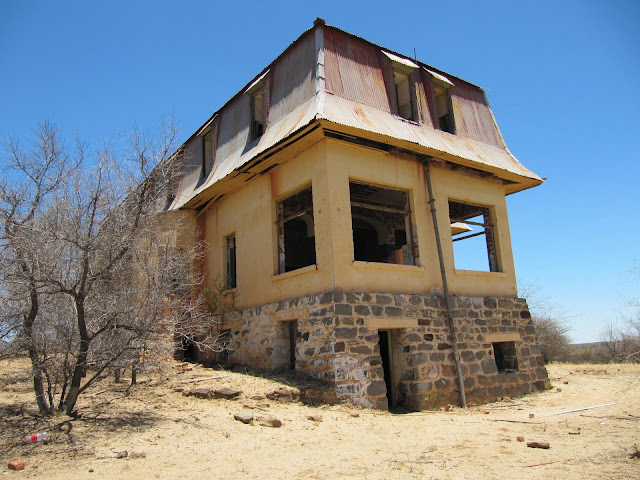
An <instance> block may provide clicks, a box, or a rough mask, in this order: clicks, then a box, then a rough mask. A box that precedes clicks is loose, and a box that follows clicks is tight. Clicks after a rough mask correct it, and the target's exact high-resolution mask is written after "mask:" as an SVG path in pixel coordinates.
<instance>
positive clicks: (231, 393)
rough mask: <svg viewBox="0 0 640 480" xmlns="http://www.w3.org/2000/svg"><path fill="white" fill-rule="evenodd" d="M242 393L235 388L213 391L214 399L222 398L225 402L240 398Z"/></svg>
mask: <svg viewBox="0 0 640 480" xmlns="http://www.w3.org/2000/svg"><path fill="white" fill-rule="evenodd" d="M241 393H242V392H241V391H240V390H236V389H235V388H229V387H223V388H218V389H217V390H214V391H213V396H214V398H224V399H225V400H233V399H234V398H236V397H238V396H240V394H241Z"/></svg>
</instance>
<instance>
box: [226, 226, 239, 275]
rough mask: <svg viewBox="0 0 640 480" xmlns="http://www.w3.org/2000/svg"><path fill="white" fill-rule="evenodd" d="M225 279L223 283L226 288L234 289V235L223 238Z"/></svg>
mask: <svg viewBox="0 0 640 480" xmlns="http://www.w3.org/2000/svg"><path fill="white" fill-rule="evenodd" d="M224 260H225V265H226V269H225V275H224V276H225V278H224V283H225V286H226V287H227V288H236V286H237V281H236V236H235V234H233V235H229V236H228V237H225V256H224Z"/></svg>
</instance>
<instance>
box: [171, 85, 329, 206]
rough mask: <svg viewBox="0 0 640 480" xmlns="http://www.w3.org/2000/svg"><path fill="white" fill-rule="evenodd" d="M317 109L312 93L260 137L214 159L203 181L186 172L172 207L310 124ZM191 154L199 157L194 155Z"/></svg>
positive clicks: (194, 148) (180, 204)
mask: <svg viewBox="0 0 640 480" xmlns="http://www.w3.org/2000/svg"><path fill="white" fill-rule="evenodd" d="M317 111H318V102H317V100H316V97H315V96H314V97H312V98H310V99H308V100H307V101H306V102H304V103H303V104H301V105H299V106H298V107H297V108H295V109H294V110H293V111H292V112H291V113H289V114H288V115H286V116H285V117H284V118H282V119H281V120H280V121H279V122H277V123H276V124H275V125H272V126H270V127H269V128H268V129H266V130H265V132H264V134H263V135H262V136H261V137H260V138H259V139H257V140H254V141H253V142H251V143H248V144H245V145H243V146H242V147H243V148H238V149H236V150H235V151H233V152H230V153H228V154H227V155H226V156H225V157H223V158H222V159H221V160H220V161H218V159H217V158H216V163H215V165H214V167H213V170H212V171H211V173H210V174H209V177H208V178H207V179H206V181H204V182H201V183H200V184H199V182H198V178H197V177H196V175H195V174H191V175H189V180H190V184H189V185H187V182H186V181H185V182H184V184H183V185H182V188H181V189H180V192H179V194H178V195H177V198H176V200H175V202H174V204H173V205H172V208H180V207H181V206H183V205H185V204H186V203H187V202H188V201H189V200H191V199H192V198H193V197H195V196H196V195H198V194H199V193H201V192H203V191H204V190H206V189H207V188H209V187H210V186H212V185H213V184H215V183H216V182H218V181H220V180H222V179H223V178H225V177H226V176H227V175H229V174H230V173H231V172H233V171H234V170H236V169H238V168H241V167H242V166H243V165H245V164H246V163H247V162H249V161H250V160H251V159H253V158H254V157H256V156H257V155H259V154H261V153H263V152H265V151H266V150H268V149H270V148H271V147H273V146H275V145H277V144H278V143H279V142H281V141H282V140H284V139H286V138H287V137H289V136H291V135H292V134H294V133H295V132H297V131H298V130H300V129H302V128H303V127H305V126H307V125H309V124H310V123H311V122H312V121H313V120H314V119H315V118H316V114H317ZM195 152H197V147H195V146H194V147H192V151H191V152H190V153H192V154H193V153H195ZM190 156H195V157H197V158H200V157H198V156H197V155H190ZM191 163H193V164H194V166H195V165H196V164H197V162H193V161H192V162H191Z"/></svg>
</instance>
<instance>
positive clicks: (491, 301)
mask: <svg viewBox="0 0 640 480" xmlns="http://www.w3.org/2000/svg"><path fill="white" fill-rule="evenodd" d="M484 306H485V307H486V308H496V307H497V306H498V302H496V299H495V298H493V297H484Z"/></svg>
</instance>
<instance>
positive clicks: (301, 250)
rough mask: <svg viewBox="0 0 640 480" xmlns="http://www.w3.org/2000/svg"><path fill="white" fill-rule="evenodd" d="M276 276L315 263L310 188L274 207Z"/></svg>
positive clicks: (314, 239) (279, 202)
mask: <svg viewBox="0 0 640 480" xmlns="http://www.w3.org/2000/svg"><path fill="white" fill-rule="evenodd" d="M276 214H277V221H276V226H277V232H278V273H285V272H290V271H292V270H297V269H298V268H302V267H306V266H309V265H314V264H315V263H316V238H315V228H314V224H313V194H312V190H311V186H308V187H307V188H305V189H303V190H300V191H299V192H297V193H294V194H293V195H290V196H289V197H287V198H285V199H283V200H280V201H278V202H277V203H276Z"/></svg>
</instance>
